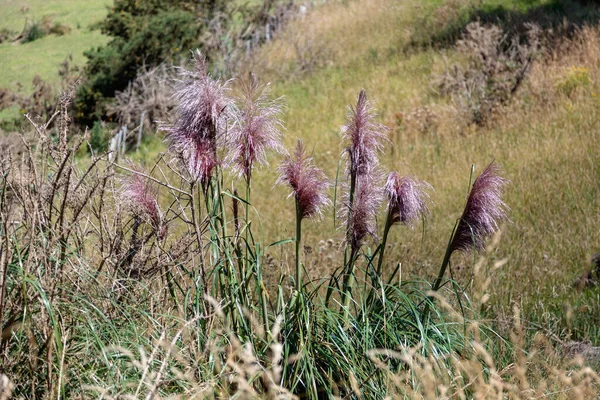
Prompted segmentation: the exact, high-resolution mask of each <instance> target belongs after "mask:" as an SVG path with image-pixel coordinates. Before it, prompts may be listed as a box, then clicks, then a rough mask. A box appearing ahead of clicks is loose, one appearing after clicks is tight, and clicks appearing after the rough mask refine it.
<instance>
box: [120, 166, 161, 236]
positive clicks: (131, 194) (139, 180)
mask: <svg viewBox="0 0 600 400" xmlns="http://www.w3.org/2000/svg"><path fill="white" fill-rule="evenodd" d="M130 168H131V169H132V170H134V171H137V172H140V173H143V170H142V169H141V168H140V167H138V166H136V165H134V164H131V165H130ZM157 196H158V190H157V189H156V187H155V186H153V185H152V184H151V182H150V180H149V179H148V178H146V177H144V176H143V175H140V174H137V173H132V174H131V175H129V176H127V177H124V178H122V179H121V191H120V193H119V197H120V199H121V201H122V202H123V203H124V204H125V205H126V206H127V207H128V208H129V209H130V210H131V211H132V213H133V214H134V215H135V216H136V217H138V218H140V219H142V220H144V221H146V222H147V223H149V224H150V225H151V226H152V228H153V229H154V230H155V232H157V235H158V236H159V238H163V237H164V236H165V235H166V226H165V225H164V223H163V213H162V211H161V209H160V206H159V205H158V200H157Z"/></svg>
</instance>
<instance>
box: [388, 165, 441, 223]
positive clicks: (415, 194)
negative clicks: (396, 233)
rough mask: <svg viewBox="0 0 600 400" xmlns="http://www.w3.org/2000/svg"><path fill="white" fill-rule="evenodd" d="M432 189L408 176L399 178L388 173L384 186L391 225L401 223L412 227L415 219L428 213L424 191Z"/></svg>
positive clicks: (426, 195) (423, 182)
mask: <svg viewBox="0 0 600 400" xmlns="http://www.w3.org/2000/svg"><path fill="white" fill-rule="evenodd" d="M426 189H432V187H431V185H430V184H429V183H427V182H425V181H419V180H416V179H413V178H411V177H410V176H402V177H401V176H400V175H399V174H398V173H396V172H392V173H390V175H389V176H388V180H387V182H386V184H385V188H384V191H385V194H386V195H387V197H388V199H389V204H388V210H389V212H390V213H391V216H392V223H401V224H404V225H409V226H411V227H412V226H413V225H412V223H413V221H415V220H416V219H417V218H419V217H421V216H424V215H425V214H427V213H428V212H429V209H428V208H427V199H428V198H429V195H428V194H427V192H426V191H425V190H426Z"/></svg>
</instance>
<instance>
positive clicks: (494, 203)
mask: <svg viewBox="0 0 600 400" xmlns="http://www.w3.org/2000/svg"><path fill="white" fill-rule="evenodd" d="M507 183H508V180H506V179H505V178H502V177H501V176H500V167H499V166H498V165H496V164H494V163H493V162H492V163H491V164H490V165H488V166H487V168H486V169H485V170H484V171H483V172H482V173H481V175H479V176H478V177H477V179H475V182H474V183H473V187H472V188H471V193H470V194H469V198H468V199H467V204H466V206H465V210H464V211H463V214H462V216H461V217H460V222H459V223H458V227H457V228H456V232H455V234H454V238H453V239H452V243H451V245H450V248H451V251H452V252H453V251H454V250H462V251H469V250H471V249H472V248H475V249H477V250H481V249H483V248H484V242H485V239H486V238H487V237H488V236H490V235H492V234H493V233H495V232H496V231H497V230H498V223H499V222H500V221H502V220H505V219H507V215H506V213H507V210H508V207H507V205H506V204H505V203H504V202H503V201H502V192H503V188H504V186H505V185H506V184H507Z"/></svg>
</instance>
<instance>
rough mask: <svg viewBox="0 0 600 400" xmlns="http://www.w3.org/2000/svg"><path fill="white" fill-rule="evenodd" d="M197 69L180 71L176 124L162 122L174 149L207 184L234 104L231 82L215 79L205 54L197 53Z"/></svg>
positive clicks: (186, 165)
mask: <svg viewBox="0 0 600 400" xmlns="http://www.w3.org/2000/svg"><path fill="white" fill-rule="evenodd" d="M193 62H194V67H195V70H193V71H187V70H185V69H183V68H182V69H180V70H179V80H177V82H176V86H177V87H176V92H175V94H174V97H175V100H176V102H177V106H176V107H175V114H176V117H175V119H174V121H173V122H172V123H162V124H161V125H160V127H161V129H162V130H164V131H165V132H166V133H167V139H168V141H169V143H170V147H171V149H172V150H173V151H174V152H175V153H176V154H178V155H179V157H180V158H181V159H182V160H183V162H184V165H185V167H186V169H187V171H188V173H189V174H190V176H191V178H192V179H193V180H199V181H201V182H202V183H203V184H206V183H207V182H208V181H209V180H210V178H211V176H212V174H213V170H214V168H215V167H216V166H217V165H219V159H218V157H217V147H218V146H220V145H221V144H222V143H224V135H225V130H226V125H227V119H228V116H229V112H228V110H227V105H228V104H229V103H230V100H229V98H228V97H227V94H228V91H229V89H228V87H227V85H228V82H225V83H221V82H220V81H219V80H215V79H212V78H211V77H210V76H209V75H208V73H207V70H206V61H205V60H204V57H203V56H202V54H201V53H200V52H199V51H197V52H196V53H194V56H193Z"/></svg>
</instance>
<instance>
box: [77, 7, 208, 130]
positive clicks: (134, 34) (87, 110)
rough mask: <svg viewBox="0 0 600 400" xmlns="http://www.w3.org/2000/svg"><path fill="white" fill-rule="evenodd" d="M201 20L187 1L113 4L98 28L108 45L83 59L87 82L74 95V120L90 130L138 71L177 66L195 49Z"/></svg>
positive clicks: (90, 52) (198, 40) (200, 31)
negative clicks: (168, 63)
mask: <svg viewBox="0 0 600 400" xmlns="http://www.w3.org/2000/svg"><path fill="white" fill-rule="evenodd" d="M200 16H201V15H200V13H199V12H197V11H196V9H195V8H194V7H193V3H192V2H188V1H165V0H153V1H143V2H138V1H132V0H118V1H116V2H115V5H114V6H113V7H112V9H111V11H110V12H109V15H108V16H107V18H106V20H105V21H104V22H102V24H101V25H100V28H101V30H102V32H103V33H104V34H106V35H109V36H111V37H112V40H111V41H110V42H109V43H108V44H107V45H106V46H103V47H99V48H97V49H94V50H91V51H88V52H87V53H86V57H87V58H88V62H87V65H86V67H85V69H84V75H85V77H86V82H85V83H84V84H83V85H82V86H81V87H80V88H79V90H78V93H77V99H76V103H75V110H76V120H77V121H78V122H79V123H82V124H86V125H88V126H89V125H91V124H92V123H93V121H94V120H96V119H99V118H105V117H106V112H107V109H106V106H107V103H108V102H109V99H111V98H112V97H114V95H115V93H116V92H117V91H123V90H125V88H126V87H127V85H128V83H129V82H130V81H132V80H133V79H134V78H135V77H136V74H137V72H138V70H139V69H140V68H141V67H142V66H144V67H146V68H151V67H154V66H157V65H158V64H160V63H163V62H170V63H173V62H176V61H178V60H179V57H180V55H182V54H186V53H187V52H188V51H190V50H191V49H193V48H195V47H197V46H199V44H200V35H201V33H202V31H203V24H202V22H201V19H200Z"/></svg>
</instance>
